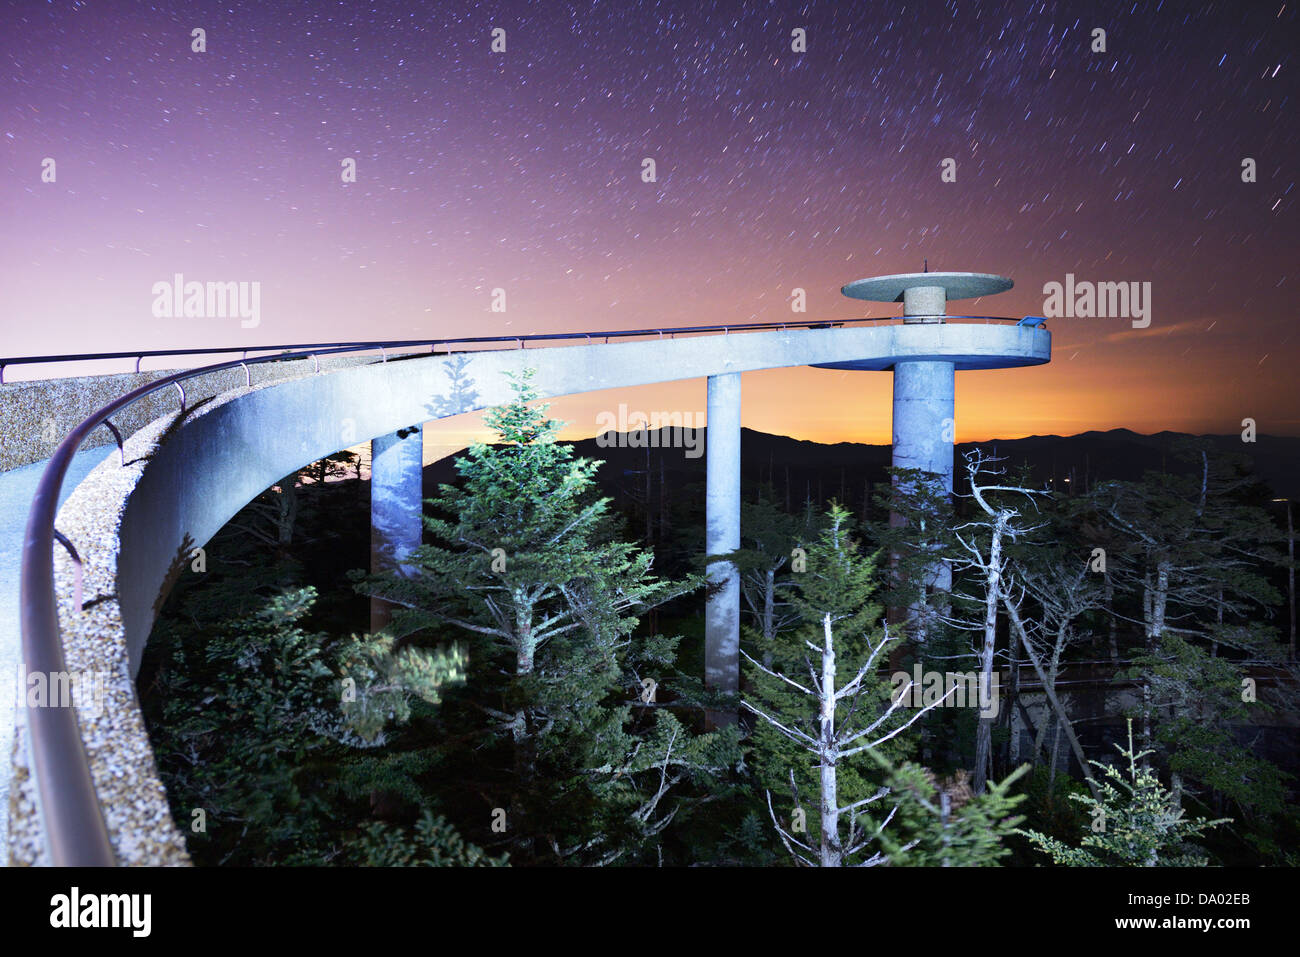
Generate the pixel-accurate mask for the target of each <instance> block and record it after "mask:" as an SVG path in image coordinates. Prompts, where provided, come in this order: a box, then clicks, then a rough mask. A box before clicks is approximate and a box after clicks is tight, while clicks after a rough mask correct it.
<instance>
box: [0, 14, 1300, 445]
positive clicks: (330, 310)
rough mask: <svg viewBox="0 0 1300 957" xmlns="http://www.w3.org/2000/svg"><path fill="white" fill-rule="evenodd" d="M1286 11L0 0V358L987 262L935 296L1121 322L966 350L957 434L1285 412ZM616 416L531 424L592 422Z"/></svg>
mask: <svg viewBox="0 0 1300 957" xmlns="http://www.w3.org/2000/svg"><path fill="white" fill-rule="evenodd" d="M1296 10H1297V8H1296V6H1295V4H1294V3H1293V2H1290V0H1288V2H1282V0H1277V2H1272V0H1269V2H1261V3H1252V4H1228V3H1221V4H1195V3H1173V2H1168V0H1166V2H1160V3H1140V4H1132V3H1129V4H1073V3H1033V4H996V3H965V2H962V3H907V4H845V3H838V4H837V3H830V2H827V3H811V4H796V3H748V4H742V3H709V2H691V3H634V2H619V3H610V2H596V3H582V4H571V3H510V2H501V3H480V4H469V3H465V4H456V5H454V8H453V6H452V5H449V4H428V5H425V4H411V3H388V2H369V3H278V2H273V3H229V4H210V3H189V2H178V3H170V4H165V5H146V4H143V3H124V2H121V3H96V4H86V3H59V2H56V3H32V2H5V3H3V4H2V5H0V75H2V77H3V83H4V90H5V92H4V95H3V97H2V98H0V164H3V166H2V168H3V172H4V184H3V187H0V222H2V223H3V228H2V229H0V287H2V288H3V289H4V304H3V306H4V312H3V316H4V319H3V323H2V325H0V328H2V330H3V346H2V347H0V352H3V353H4V354H6V355H30V354H40V353H55V352H65V351H71V350H75V351H86V352H90V351H110V350H126V349H134V348H169V347H176V348H181V347H202V346H207V345H212V346H214V347H215V346H236V345H237V346H240V347H243V346H245V345H247V346H249V347H255V346H256V345H258V344H268V343H283V342H294V341H325V340H330V339H347V338H359V337H364V338H394V339H397V338H415V337H429V336H441V335H446V336H457V335H461V336H464V335H507V334H524V333H541V332H556V331H589V330H599V329H631V328H646V327H668V326H685V325H702V324H712V323H743V322H762V321H782V320H785V319H789V318H791V317H792V313H791V295H792V290H794V289H796V288H800V289H804V290H806V293H807V302H808V313H807V315H806V316H796V317H795V318H802V319H809V318H820V317H826V318H828V319H832V318H834V319H838V318H849V317H855V316H863V315H872V316H886V315H891V314H896V313H897V312H898V309H897V308H892V309H891V308H890V307H888V306H886V305H882V304H867V303H862V302H857V301H852V300H849V299H846V298H845V297H843V296H841V295H840V292H839V289H840V287H841V286H842V285H844V284H845V283H847V282H849V281H851V280H854V279H858V278H861V277H864V276H872V275H881V274H889V273H899V272H913V271H917V270H919V269H920V268H921V267H922V263H923V262H924V261H926V260H928V263H929V267H930V268H931V269H941V270H956V271H975V272H992V273H1000V274H1003V275H1007V276H1010V277H1012V278H1013V279H1014V280H1015V283H1016V286H1015V288H1014V290H1012V291H1011V292H1009V293H1005V294H1002V295H1000V296H997V297H993V298H990V299H987V300H985V301H979V300H972V301H962V302H958V303H952V304H950V307H949V311H950V312H951V313H954V314H956V313H967V312H968V313H974V314H985V313H988V314H995V315H1005V316H1016V317H1019V316H1023V315H1030V314H1042V313H1043V309H1044V298H1045V296H1044V286H1045V284H1048V283H1052V282H1056V283H1062V282H1064V281H1065V278H1066V276H1067V274H1073V275H1074V276H1077V277H1080V278H1084V279H1088V280H1095V281H1108V282H1109V281H1113V282H1139V283H1148V282H1149V283H1150V284H1151V286H1150V288H1151V318H1152V321H1151V323H1150V325H1149V327H1147V328H1134V327H1133V326H1132V324H1131V323H1130V322H1128V321H1127V320H1125V319H1122V318H1105V319H1102V318H1079V317H1060V318H1054V319H1051V320H1049V328H1050V329H1051V330H1052V333H1053V336H1054V348H1053V360H1052V362H1051V363H1050V364H1049V365H1047V366H1043V367H1040V368H1036V369H1033V370H1020V371H1016V370H1012V371H1009V372H971V373H961V374H959V375H958V379H957V389H958V393H959V396H960V401H959V408H960V409H961V418H960V419H959V421H958V423H957V429H958V434H957V439H958V441H971V440H977V439H985V438H990V437H998V436H1005V437H1014V436H1018V435H1025V434H1032V433H1049V432H1053V433H1060V434H1072V433H1076V432H1081V431H1086V430H1088V429H1105V428H1115V427H1127V428H1132V429H1135V430H1137V431H1143V432H1155V431H1159V430H1161V429H1174V430H1180V431H1188V432H1217V433H1230V432H1235V431H1238V430H1239V429H1240V427H1241V426H1240V423H1241V420H1242V419H1243V418H1245V417H1248V416H1249V417H1252V418H1254V419H1256V420H1257V422H1258V423H1259V428H1260V430H1261V431H1262V432H1266V433H1273V434H1287V435H1300V416H1298V415H1297V412H1296V402H1295V398H1296V392H1297V390H1296V387H1295V385H1294V369H1295V367H1296V364H1297V362H1298V361H1300V348H1298V347H1297V340H1296V337H1295V333H1294V325H1295V320H1296V311H1295V306H1294V293H1293V290H1294V289H1295V286H1296V281H1297V256H1296V242H1295V239H1296V235H1297V228H1296V226H1297V224H1296V195H1295V191H1294V186H1295V180H1296V145H1297V144H1296V137H1297V133H1296V115H1295V113H1296V103H1295V93H1296V88H1295V83H1294V79H1293V76H1294V69H1295V65H1294V50H1295V48H1296V43H1295V41H1296V38H1297V35H1298V31H1297V29H1296V27H1297V22H1296V21H1297V12H1296ZM195 29H201V30H202V31H203V35H204V40H205V44H206V49H205V51H204V52H195V50H194V49H193V48H192V45H193V42H194V40H193V31H194V30H195ZM494 30H500V31H504V34H503V35H502V36H503V42H504V50H503V51H500V52H494V50H493V31H494ZM1098 30H1102V31H1104V46H1105V49H1104V52H1101V51H1097V50H1095V49H1094V47H1095V46H1096V31H1098ZM794 31H802V33H803V36H804V37H805V38H806V49H803V50H796V49H795V47H796V46H798V44H797V43H795V42H794ZM47 159H52V160H53V161H54V164H55V167H54V168H55V170H56V175H55V177H54V180H53V181H52V182H47V181H45V180H43V178H42V172H43V164H44V162H45V161H46V160H47ZM347 159H351V160H353V161H354V162H355V168H356V181H355V182H344V181H343V179H342V177H341V176H340V168H341V164H342V163H343V161H344V160H347ZM647 159H650V160H653V161H654V168H655V177H654V180H653V181H652V182H646V181H645V180H644V178H643V175H642V173H643V168H644V166H643V164H644V161H645V160H647ZM945 160H951V161H953V162H954V163H955V166H954V169H955V180H954V181H952V182H945V181H944V180H943V179H942V178H941V171H942V166H943V164H944V161H945ZM1246 160H1251V161H1253V164H1252V165H1253V169H1254V172H1253V175H1252V176H1251V180H1253V181H1246V179H1245V178H1244V173H1243V170H1244V164H1245V161H1246ZM177 273H182V274H184V275H185V276H186V277H187V278H188V277H193V278H194V279H196V280H200V281H203V280H219V281H230V282H259V283H260V284H261V320H260V322H259V323H258V325H257V326H256V327H255V328H242V327H241V324H240V322H239V321H238V320H237V319H220V318H203V319H195V318H189V319H187V318H183V317H170V318H158V317H156V316H155V315H154V314H153V313H152V312H151V309H150V306H151V302H152V300H153V297H152V296H151V294H150V289H151V287H152V285H153V284H154V283H156V282H158V281H160V280H162V281H170V280H171V278H172V276H173V275H174V274H177ZM495 289H504V290H505V291H506V295H507V297H508V298H507V302H508V307H507V310H506V311H505V312H504V313H499V312H493V311H491V309H490V304H491V296H492V291H493V290H495ZM27 374H45V373H44V372H39V373H37V372H28V373H27ZM619 398H620V399H621V398H629V399H630V401H632V402H634V403H637V404H639V405H641V406H648V405H649V404H655V405H657V406H658V407H666V408H667V407H671V408H679V409H701V408H702V407H703V384H702V383H701V382H686V383H678V384H672V385H665V386H659V387H655V388H654V389H645V390H626V392H625V393H620V397H619ZM611 401H613V402H614V403H615V404H616V402H617V401H618V399H611V397H610V396H603V395H592V396H585V397H577V398H573V399H569V400H564V401H563V402H561V403H558V404H557V405H556V411H557V412H558V413H559V414H561V415H562V416H563V417H565V418H567V419H569V420H570V421H571V423H572V425H571V428H570V431H569V433H567V434H571V435H575V436H576V435H584V434H585V435H591V434H594V432H595V431H596V422H595V411H594V410H596V409H598V408H609V407H613V406H612V405H611ZM888 404H889V378H888V376H886V375H878V374H871V373H846V372H836V371H829V370H817V369H798V370H784V371H770V372H764V373H753V374H747V376H746V397H745V424H746V426H749V427H753V428H757V429H761V430H763V431H768V432H777V433H783V434H787V435H793V436H796V437H799V438H812V439H817V440H821V441H835V440H857V441H877V442H879V441H888V422H889V417H888Z"/></svg>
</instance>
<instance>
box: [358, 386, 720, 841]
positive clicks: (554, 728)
mask: <svg viewBox="0 0 1300 957" xmlns="http://www.w3.org/2000/svg"><path fill="white" fill-rule="evenodd" d="M530 380H531V373H530V372H528V371H525V372H524V373H523V374H522V375H521V376H519V377H518V378H514V377H512V381H513V388H514V391H515V398H514V399H513V401H511V402H509V403H507V404H506V405H504V406H502V407H500V408H497V409H494V410H492V411H490V412H489V413H488V414H487V415H486V416H485V422H486V424H487V425H488V426H489V427H490V428H491V429H493V431H495V432H496V436H497V441H496V442H495V443H494V444H492V445H487V444H483V443H478V444H476V445H474V446H473V447H472V448H471V449H470V450H469V452H468V454H467V455H465V456H463V457H461V458H459V459H458V460H457V461H456V470H457V472H458V473H459V475H460V482H459V484H456V485H451V484H445V485H442V486H441V488H440V490H439V495H438V496H437V497H435V498H434V499H432V500H431V501H430V502H429V504H430V505H431V506H432V509H433V514H430V515H426V516H425V519H424V521H425V526H426V528H427V529H428V531H429V533H430V538H431V539H432V541H431V542H430V543H429V544H427V545H424V546H422V547H421V548H419V549H417V550H415V551H414V552H412V553H411V555H410V556H409V557H408V559H407V565H408V567H410V568H413V569H414V572H413V573H412V574H409V575H408V574H384V575H378V576H371V577H368V578H364V579H363V580H361V582H360V584H359V586H358V587H359V588H360V589H361V590H362V591H364V592H365V593H367V594H372V595H377V596H379V597H382V598H384V599H385V600H387V601H389V602H392V603H393V604H395V605H397V606H399V611H397V612H396V613H395V614H394V617H393V621H392V624H391V625H390V630H391V631H392V633H393V634H394V635H398V636H403V635H414V634H415V633H417V632H420V631H423V630H428V629H435V630H441V631H443V632H446V631H448V630H450V631H452V632H458V633H460V634H461V635H463V636H464V637H465V638H466V640H467V641H468V643H469V645H470V654H471V666H470V692H471V693H472V698H473V705H474V707H475V708H476V709H477V710H479V711H480V712H481V713H482V714H483V715H485V716H486V717H487V719H488V730H489V733H490V734H491V735H492V736H493V737H494V738H495V739H496V740H497V741H499V742H501V743H502V744H504V745H505V746H506V748H507V749H508V751H509V753H510V756H511V757H510V764H511V767H510V769H509V772H508V778H509V784H508V789H509V794H508V796H507V797H506V798H505V800H503V802H502V805H501V807H502V809H503V810H504V811H505V812H506V814H505V820H506V837H507V843H508V844H509V845H510V847H511V849H512V853H513V854H514V855H515V856H516V858H519V859H522V860H546V861H551V862H574V863H612V862H613V861H615V860H625V859H627V858H629V857H632V858H635V857H636V855H638V854H639V853H641V852H642V851H643V850H644V848H645V847H646V846H647V845H648V844H649V843H652V842H653V840H654V839H655V838H656V837H657V835H658V834H659V833H660V832H662V830H663V829H664V828H665V827H666V826H667V825H668V823H669V822H670V821H671V820H672V818H673V816H674V814H676V813H677V812H678V811H679V810H680V809H681V808H682V807H683V806H684V804H683V802H682V801H681V800H680V799H677V798H676V795H674V797H673V798H668V794H669V791H670V790H671V789H672V787H673V786H674V785H676V784H682V783H690V782H692V781H697V780H702V779H707V778H708V777H709V776H710V775H712V774H716V773H720V772H722V771H724V770H725V769H726V768H727V766H728V765H729V764H730V763H732V762H733V760H734V757H735V752H736V744H735V740H734V738H735V732H734V731H730V732H724V733H721V734H713V735H695V734H693V733H691V732H690V731H689V730H688V729H687V728H686V726H685V725H684V724H683V723H682V721H681V720H679V719H678V718H677V717H676V716H674V715H673V714H672V712H671V710H669V708H667V707H665V705H664V702H663V701H662V700H661V698H662V697H663V692H660V691H659V690H658V686H659V685H660V684H667V685H669V686H671V679H672V677H673V673H672V663H673V660H674V658H675V651H676V644H677V639H676V638H672V637H665V636H662V635H653V636H637V637H635V638H634V632H635V631H636V629H637V627H638V624H639V616H640V615H641V614H643V613H644V612H645V611H647V610H648V609H650V608H652V607H654V606H656V605H659V604H661V603H663V602H665V601H667V600H669V599H671V598H674V597H676V596H678V595H681V594H684V593H686V592H688V591H690V590H693V589H695V588H697V587H699V585H700V582H699V580H698V579H687V580H685V581H681V582H671V581H665V580H661V579H659V578H657V577H656V576H655V575H654V574H653V573H652V565H653V561H654V555H653V553H652V552H650V551H648V550H644V549H641V548H638V547H636V546H635V545H633V544H630V543H627V542H623V541H619V540H618V539H617V538H616V537H615V535H614V527H613V519H612V516H611V514H610V511H609V499H606V498H600V497H598V496H597V495H596V494H595V480H594V474H595V472H596V470H597V468H598V467H599V465H600V463H598V462H595V461H592V460H588V459H583V458H578V457H576V456H575V455H574V452H573V449H572V448H571V447H570V446H568V445H565V444H563V443H560V442H557V441H556V435H557V433H558V431H559V429H560V428H561V426H562V424H563V423H560V422H556V421H553V420H551V419H549V418H548V417H547V414H546V413H547V408H548V406H546V405H534V404H531V403H535V401H536V399H537V393H536V391H535V390H534V389H533V387H532V386H531V384H530ZM647 682H649V684H647ZM666 798H668V799H667V800H666ZM668 805H671V807H668Z"/></svg>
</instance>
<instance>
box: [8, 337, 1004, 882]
mask: <svg viewBox="0 0 1300 957" xmlns="http://www.w3.org/2000/svg"><path fill="white" fill-rule="evenodd" d="M902 318H903V317H889V318H887V319H884V320H872V319H845V320H831V321H817V320H809V321H807V322H801V323H791V322H781V323H775V322H773V323H750V324H747V325H739V326H736V325H727V326H721V325H718V326H685V327H678V328H670V329H636V330H614V331H610V332H602V333H595V334H594V335H595V336H597V337H598V338H603V339H604V340H605V341H606V342H608V341H609V340H610V339H611V338H614V339H618V338H629V337H633V336H638V335H640V336H645V335H656V334H657V335H658V336H659V337H660V338H661V339H662V337H663V334H664V333H665V332H667V333H669V335H670V337H672V336H675V335H676V334H679V333H693V332H694V333H717V332H722V333H723V334H724V335H729V334H731V333H732V332H736V331H760V330H777V329H781V330H785V329H789V328H827V327H834V326H843V325H846V324H848V323H860V322H878V321H898V320H900V319H902ZM907 318H910V319H914V318H936V319H938V318H942V319H944V320H945V321H946V320H951V319H968V320H970V319H976V320H979V319H982V320H984V321H986V322H992V321H1008V322H1015V321H1017V320H1015V319H1011V318H1008V317H1001V316H942V317H939V316H932V317H913V316H909V317H907ZM592 335H593V334H592V333H585V332H577V333H542V334H537V335H529V336H478V337H471V338H462V339H422V340H400V341H391V340H385V341H378V340H377V341H372V342H349V343H310V344H299V345H294V346H264V347H254V348H253V349H252V350H250V349H249V348H248V347H244V346H241V347H238V348H231V349H224V348H223V349H174V350H166V349H161V350H147V351H143V352H139V351H137V352H116V353H91V354H79V355H61V356H27V357H17V358H8V359H0V382H3V370H4V367H5V366H6V365H18V364H26V363H46V362H74V361H85V360H92V359H116V358H135V359H136V367H137V369H138V368H139V360H140V358H143V357H145V356H181V355H220V354H222V353H234V352H238V353H240V354H241V357H240V358H239V359H234V360H230V361H227V362H219V363H214V364H212V365H207V366H202V367H198V368H194V369H188V370H184V371H182V372H178V373H174V374H172V375H169V376H165V377H163V378H162V379H158V380H156V381H154V382H150V383H147V384H145V385H142V386H140V387H139V388H137V389H134V390H132V391H131V392H128V393H127V394H126V395H124V396H121V397H120V398H118V399H116V400H115V401H113V402H111V403H109V404H108V405H106V406H104V407H103V408H101V409H99V410H98V411H97V412H95V413H94V414H92V415H91V416H90V417H88V418H87V419H85V420H83V421H82V422H81V423H80V424H79V425H77V426H76V427H75V428H73V429H72V431H71V432H69V433H68V435H67V437H66V438H64V440H63V441H62V442H61V443H60V444H59V446H58V448H56V449H55V450H54V454H53V455H52V456H50V460H49V462H48V463H47V464H46V467H45V471H44V472H43V473H42V475H41V479H40V482H39V483H38V484H37V487H36V493H35V495H34V496H33V499H32V508H31V512H30V513H29V515H28V521H27V529H26V534H25V537H24V541H23V555H22V565H21V584H20V591H19V595H20V599H19V602H20V621H21V627H22V651H23V660H24V663H25V675H24V677H25V676H26V675H27V674H31V673H33V672H35V673H38V674H46V675H61V674H63V673H64V672H65V671H66V668H67V662H66V659H65V658H64V655H63V643H62V641H61V640H60V634H59V616H58V598H57V595H56V594H55V589H54V542H55V539H56V537H58V538H62V537H63V536H61V535H60V534H59V533H58V531H57V530H56V529H55V527H54V522H55V517H56V515H57V511H58V499H59V492H60V490H61V489H62V487H63V481H64V479H65V477H66V475H67V470H68V467H69V466H70V465H71V463H72V459H73V457H74V456H75V455H76V454H77V450H78V449H79V448H80V447H81V444H82V443H83V442H84V441H85V439H86V437H87V436H88V435H89V434H90V433H91V432H93V431H94V430H95V429H97V428H99V427H100V426H101V425H108V427H109V428H110V429H111V430H112V431H113V432H114V433H115V435H116V434H117V430H116V428H114V427H113V426H112V425H111V423H110V422H109V419H110V417H111V416H113V415H115V414H116V413H117V412H119V411H121V410H122V409H123V408H125V407H126V406H128V405H130V404H131V403H133V402H135V401H136V400H138V399H141V398H143V397H144V396H146V395H148V394H150V393H152V392H156V391H158V390H160V389H166V388H168V387H175V388H176V389H177V390H178V391H179V392H180V399H181V411H182V413H183V412H184V411H185V408H186V403H185V390H184V387H183V386H182V385H181V383H182V381H184V380H186V379H191V378H195V377H197V376H201V375H207V374H209V373H212V372H222V371H225V370H226V369H233V368H243V369H244V371H245V381H246V382H251V373H250V372H249V369H248V367H249V365H251V364H254V363H263V362H279V361H282V360H289V359H298V358H308V357H310V358H312V359H313V360H316V357H318V356H320V355H331V354H338V353H345V352H359V351H370V350H374V349H378V350H380V352H381V354H382V356H383V361H384V362H387V360H388V354H387V350H388V349H392V348H399V349H400V348H409V347H418V346H430V347H432V349H433V350H435V351H436V349H437V347H438V346H439V345H446V346H448V347H449V348H448V350H447V351H448V352H451V351H452V350H451V349H450V347H451V346H453V345H468V344H487V343H500V342H514V343H518V346H517V348H524V342H525V341H564V340H573V339H586V340H587V341H588V342H590V341H591V338H592ZM264 350H265V351H270V350H282V351H279V352H275V353H274V354H272V355H266V356H255V357H253V358H248V357H247V353H248V352H249V351H264ZM315 368H316V370H317V371H319V368H320V365H319V361H318V360H317V361H316V363H315ZM120 445H121V443H120V439H119V448H120ZM122 458H123V459H124V456H122ZM123 464H125V463H124V462H123ZM74 554H75V553H74ZM77 611H78V613H80V612H81V609H80V608H78V609H77ZM26 715H27V731H28V740H29V746H30V750H31V757H32V765H33V767H32V770H33V772H34V773H35V776H36V785H37V791H38V795H39V799H40V807H41V813H42V818H43V824H44V828H45V834H46V840H47V842H48V846H49V850H50V857H51V859H52V862H53V863H54V864H55V865H56V866H89V867H105V866H112V865H113V864H115V863H116V861H115V857H114V854H113V849H112V844H111V842H110V840H109V837H108V830H107V827H106V825H105V823H104V817H103V811H102V809H101V807H100V805H99V799H98V795H97V794H96V791H95V786H94V781H93V780H92V778H91V774H90V766H89V762H88V760H87V757H86V750H85V745H84V742H83V741H82V738H81V734H80V730H79V726H78V723H77V713H76V709H75V707H74V706H72V705H70V704H64V703H62V702H60V703H58V704H57V705H55V704H50V706H48V707H42V708H35V709H27V711H26Z"/></svg>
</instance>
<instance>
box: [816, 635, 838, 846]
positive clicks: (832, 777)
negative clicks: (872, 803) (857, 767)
mask: <svg viewBox="0 0 1300 957" xmlns="http://www.w3.org/2000/svg"><path fill="white" fill-rule="evenodd" d="M822 632H823V641H824V644H823V645H822V686H821V739H820V745H821V747H820V751H821V754H820V756H819V757H820V765H821V768H820V769H821V829H822V841H821V866H822V867H839V866H840V865H841V864H842V863H843V860H842V859H843V848H842V847H841V845H840V804H839V794H838V788H837V781H836V768H835V762H836V760H837V759H838V757H839V754H838V750H837V747H836V744H835V639H834V636H833V635H832V634H831V616H830V615H825V616H824V617H823V618H822Z"/></svg>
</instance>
